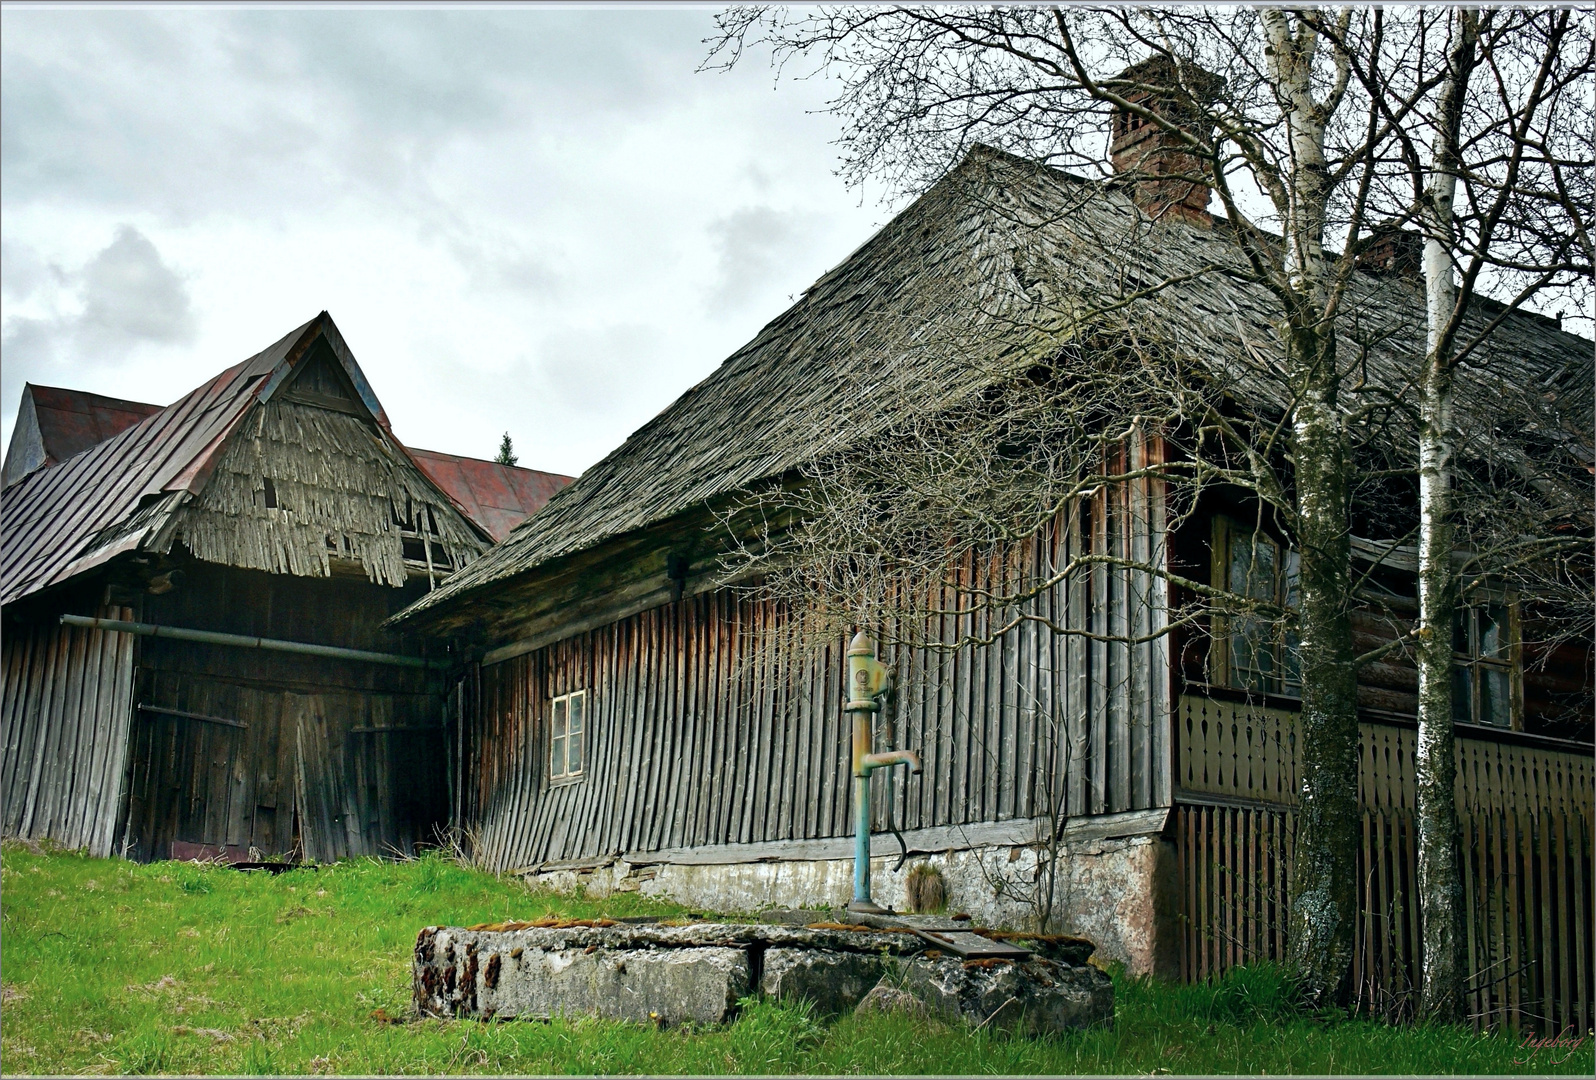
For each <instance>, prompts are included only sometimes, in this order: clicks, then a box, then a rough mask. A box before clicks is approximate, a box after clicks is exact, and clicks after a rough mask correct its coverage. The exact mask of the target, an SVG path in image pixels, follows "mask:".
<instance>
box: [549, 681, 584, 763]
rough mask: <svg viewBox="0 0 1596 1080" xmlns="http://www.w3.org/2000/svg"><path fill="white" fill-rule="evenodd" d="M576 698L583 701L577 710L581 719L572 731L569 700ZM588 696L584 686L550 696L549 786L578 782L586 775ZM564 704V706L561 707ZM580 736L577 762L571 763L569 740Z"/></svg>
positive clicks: (578, 738)
mask: <svg viewBox="0 0 1596 1080" xmlns="http://www.w3.org/2000/svg"><path fill="white" fill-rule="evenodd" d="M573 700H574V701H579V702H581V704H582V707H581V710H580V714H581V722H580V724H579V725H578V726H577V727H576V730H575V732H574V733H573V732H572V730H571V723H570V719H571V712H572V710H571V702H572V701H573ZM589 704H590V702H589V696H588V692H587V690H586V689H582V690H572V691H571V692H570V693H568V694H556V695H555V696H554V697H551V698H550V699H549V751H548V758H547V760H548V763H549V786H550V787H563V786H564V785H566V784H576V783H580V782H581V781H582V780H583V778H585V777H586V776H587V732H588V727H589V726H590V722H591V717H592V709H591V708H589ZM562 706H563V708H562ZM573 738H575V739H577V740H579V747H578V750H577V755H578V756H577V766H576V768H575V769H572V768H571V767H570V764H571V754H570V740H571V739H573Z"/></svg>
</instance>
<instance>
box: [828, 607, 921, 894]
mask: <svg viewBox="0 0 1596 1080" xmlns="http://www.w3.org/2000/svg"><path fill="white" fill-rule="evenodd" d="M890 675H891V671H890V670H889V669H888V667H887V665H885V664H883V663H882V662H881V661H880V660H877V659H876V643H875V642H874V641H872V640H871V638H870V635H869V634H868V633H866V632H865V631H863V630H860V631H859V632H858V633H857V634H855V635H854V636H853V640H852V641H851V642H849V643H848V692H849V698H848V703H847V704H846V705H844V706H843V711H844V712H849V713H852V714H853V815H854V817H853V900H852V902H851V903H849V904H848V910H849V911H862V912H875V913H884V912H886V910H887V909H886V908H883V907H880V906H878V905H877V904H876V903H875V902H874V901H873V900H871V899H870V774H871V773H872V772H874V771H875V770H877V769H884V768H890V767H892V766H893V765H907V766H909V771H910V772H911V773H918V772H919V771H920V755H919V754H916V753H915V752H914V751H913V750H886V751H883V752H882V753H879V754H877V753H873V752H872V751H871V747H872V746H873V745H874V744H875V734H876V733H875V717H876V713H878V712H880V711H881V702H882V699H883V698H885V697H886V695H887V691H888V682H889V677H890Z"/></svg>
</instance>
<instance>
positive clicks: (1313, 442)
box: [1260, 9, 1358, 1004]
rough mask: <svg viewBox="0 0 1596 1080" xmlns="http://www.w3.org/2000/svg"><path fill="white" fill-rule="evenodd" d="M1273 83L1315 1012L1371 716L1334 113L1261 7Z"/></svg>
mask: <svg viewBox="0 0 1596 1080" xmlns="http://www.w3.org/2000/svg"><path fill="white" fill-rule="evenodd" d="M1260 18H1261V20H1262V22H1263V25H1264V30H1265V33H1266V34H1267V36H1268V39H1269V45H1270V77H1271V81H1272V82H1273V83H1274V85H1275V87H1276V89H1277V93H1278V94H1279V97H1280V99H1281V103H1282V107H1283V108H1285V109H1286V111H1287V123H1288V127H1289V131H1290V139H1291V168H1290V171H1289V174H1287V175H1285V176H1284V177H1282V179H1283V180H1284V181H1285V184H1286V189H1287V206H1288V210H1287V220H1286V221H1285V241H1286V265H1285V271H1286V275H1287V279H1288V281H1289V282H1290V284H1291V289H1292V292H1293V294H1294V296H1293V300H1292V310H1291V311H1290V312H1289V328H1288V337H1287V341H1286V364H1287V371H1288V375H1289V378H1290V379H1291V383H1292V387H1293V389H1294V390H1296V392H1297V399H1298V404H1297V407H1296V410H1295V415H1294V417H1293V423H1292V427H1293V446H1292V449H1293V456H1294V464H1295V477H1294V479H1295V482H1296V488H1297V496H1296V525H1297V540H1298V543H1299V546H1300V555H1301V560H1302V562H1301V592H1300V606H1299V616H1298V621H1299V636H1300V640H1301V657H1302V712H1301V714H1300V719H1299V727H1298V730H1299V732H1300V737H1301V739H1302V772H1301V784H1302V786H1301V789H1300V791H1299V792H1298V796H1299V804H1298V813H1297V839H1296V858H1295V872H1294V873H1293V876H1292V882H1291V897H1290V900H1291V930H1290V951H1291V957H1292V961H1293V963H1294V965H1295V967H1296V968H1297V971H1298V973H1299V974H1300V975H1301V977H1302V980H1303V987H1304V990H1305V992H1306V994H1307V996H1308V998H1309V1000H1310V1001H1311V1002H1312V1003H1314V1004H1329V1003H1331V1002H1332V1001H1334V1000H1336V998H1337V997H1338V996H1339V995H1340V994H1341V992H1342V991H1343V989H1344V987H1345V984H1346V980H1347V976H1348V974H1349V972H1350V967H1351V960H1352V944H1353V929H1354V925H1355V922H1356V918H1357V891H1356V883H1357V857H1358V709H1357V672H1356V670H1355V668H1354V666H1353V652H1352V625H1351V620H1350V618H1349V614H1348V605H1347V601H1348V597H1349V595H1350V587H1351V568H1352V563H1351V545H1350V539H1349V536H1348V530H1347V526H1348V503H1349V491H1350V487H1349V484H1348V476H1347V473H1348V465H1347V437H1346V427H1345V420H1344V418H1343V415H1342V412H1341V409H1340V406H1339V403H1338V400H1337V398H1338V394H1339V378H1338V372H1337V368H1336V354H1335V347H1336V342H1335V333H1334V330H1333V328H1332V327H1331V326H1330V325H1328V324H1327V322H1326V320H1325V313H1326V310H1327V308H1328V297H1329V292H1330V290H1329V284H1328V280H1327V279H1328V269H1327V267H1326V265H1325V256H1324V230H1325V219H1326V204H1327V200H1328V196H1329V192H1328V180H1327V174H1326V167H1325V156H1324V140H1325V128H1326V124H1327V121H1328V111H1329V108H1331V107H1333V105H1327V104H1325V103H1321V102H1317V101H1315V100H1314V98H1313V92H1312V82H1311V76H1312V68H1313V63H1314V59H1315V55H1316V53H1317V52H1318V50H1319V47H1320V40H1319V37H1318V35H1317V34H1315V33H1314V32H1313V31H1312V30H1311V29H1309V28H1307V27H1306V26H1304V24H1303V23H1302V21H1301V20H1300V18H1299V19H1298V21H1297V32H1296V33H1295V34H1293V33H1292V29H1291V21H1292V20H1291V18H1290V17H1289V16H1287V14H1286V13H1285V12H1284V11H1281V10H1279V9H1265V10H1264V11H1262V12H1260Z"/></svg>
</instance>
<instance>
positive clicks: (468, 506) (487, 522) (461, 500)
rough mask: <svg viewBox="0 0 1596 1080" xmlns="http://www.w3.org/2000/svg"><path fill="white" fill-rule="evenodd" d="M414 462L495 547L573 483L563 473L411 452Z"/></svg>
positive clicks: (436, 453)
mask: <svg viewBox="0 0 1596 1080" xmlns="http://www.w3.org/2000/svg"><path fill="white" fill-rule="evenodd" d="M408 449H409V450H410V457H411V458H412V459H413V460H414V461H415V463H416V464H417V465H419V466H421V470H422V471H423V472H425V473H426V474H427V475H428V476H429V477H431V478H432V482H433V483H435V484H437V485H438V486H439V487H440V488H442V489H443V490H444V492H445V493H446V494H448V496H449V497H450V498H451V499H453V500H454V502H455V505H456V506H458V507H460V509H461V510H462V511H464V512H465V514H466V516H467V517H469V518H470V519H471V520H472V521H474V522H476V523H477V524H478V525H480V526H481V527H482V528H483V529H485V530H486V531H487V533H488V535H489V536H491V537H492V538H493V542H494V543H498V542H499V541H500V540H503V539H504V538H505V537H506V536H509V535H510V530H512V529H514V528H515V527H516V526H517V525H519V524H521V522H523V521H525V520H526V519H527V517H528V516H530V515H531V514H533V513H536V512H537V511H538V510H541V509H543V505H544V504H545V503H547V502H548V501H549V499H550V498H552V497H553V496H554V493H555V492H556V491H559V490H560V489H561V488H562V487H564V486H565V485H567V484H569V483H570V482H571V477H569V476H561V475H560V474H559V473H550V472H539V471H538V470H537V469H523V468H521V467H520V466H518V465H501V464H499V463H498V462H497V461H483V460H482V459H481V458H471V457H461V456H459V455H458V454H445V453H441V452H439V451H437V450H417V449H416V448H415V447H413V446H412V447H409V448H408Z"/></svg>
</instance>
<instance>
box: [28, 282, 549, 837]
mask: <svg viewBox="0 0 1596 1080" xmlns="http://www.w3.org/2000/svg"><path fill="white" fill-rule="evenodd" d="M5 468H6V480H7V484H6V487H5V490H4V493H3V495H0V507H3V515H4V565H3V574H4V578H3V581H4V591H3V594H0V601H3V605H4V606H3V609H0V610H3V612H4V619H3V675H4V690H3V693H4V697H3V709H0V737H3V739H4V759H3V773H0V796H3V804H0V812H3V819H0V824H3V830H4V833H5V835H7V836H21V837H41V838H42V837H48V838H51V839H53V840H55V841H57V842H59V843H62V844H65V845H68V846H73V847H78V846H81V847H86V848H87V849H88V850H89V851H91V852H92V853H95V854H100V855H105V854H110V853H125V854H128V855H131V856H133V857H135V858H143V859H148V858H160V857H166V856H177V857H193V856H204V857H215V856H222V857H226V858H229V859H231V860H233V861H248V860H250V859H259V858H263V857H267V856H282V855H293V854H297V855H301V856H304V857H307V858H312V859H327V858H336V857H339V856H343V855H353V854H370V855H379V854H387V853H393V852H409V851H412V850H413V849H414V847H415V845H416V843H417V842H420V841H426V840H430V839H432V837H433V835H434V832H435V829H436V827H437V825H438V824H439V823H441V822H442V821H443V820H444V819H445V818H446V816H447V807H448V793H447V782H448V778H447V777H446V775H445V774H444V772H443V770H442V769H441V767H440V766H439V762H440V761H441V751H442V741H441V740H442V734H441V728H440V724H441V720H442V704H443V701H444V698H443V696H442V695H443V691H444V690H445V683H444V669H445V668H446V667H447V666H448V664H449V663H450V662H451V660H450V657H448V656H447V655H446V654H445V653H443V652H441V651H440V650H438V649H437V648H436V647H432V648H430V650H429V647H428V646H427V645H426V644H425V643H423V642H421V641H419V640H416V639H413V638H408V637H406V636H405V635H402V634H396V633H393V632H391V631H389V630H387V629H385V628H384V627H383V625H382V624H383V621H384V620H385V619H387V618H388V617H389V616H391V615H392V614H393V613H395V612H396V611H398V610H400V609H401V608H402V607H403V606H404V605H405V604H407V603H409V602H411V601H413V600H415V599H416V598H417V597H418V596H420V595H421V594H423V593H425V592H426V591H427V590H428V589H430V588H432V587H434V586H435V585H437V584H438V583H439V582H442V581H444V580H446V579H447V578H448V577H449V575H450V574H451V573H454V572H455V571H456V570H458V568H459V567H461V566H463V565H464V564H466V563H467V562H469V561H470V560H471V559H473V558H475V557H476V556H477V555H478V554H479V553H480V552H481V551H482V550H483V549H484V548H485V547H486V546H487V545H488V543H489V542H490V541H491V539H492V538H493V537H494V536H495V535H502V533H503V532H504V531H506V529H507V527H508V525H509V524H513V523H514V521H517V520H519V519H520V518H521V517H524V516H525V514H526V513H529V512H531V511H532V510H535V509H537V507H538V505H541V502H542V501H546V500H547V497H548V494H549V493H550V492H551V491H552V490H555V489H557V488H558V487H559V486H560V485H561V484H562V483H564V482H565V481H566V478H564V477H559V476H554V475H552V474H545V473H537V472H534V471H532V470H525V469H508V468H507V467H505V466H500V465H496V464H494V463H492V462H486V461H472V460H470V459H460V458H455V457H453V456H451V455H444V454H436V453H430V452H421V454H419V455H413V454H411V453H410V452H409V451H407V449H406V448H405V447H403V446H402V445H401V444H400V443H399V442H398V440H397V439H395V438H394V436H393V433H392V431H391V430H390V427H389V423H388V418H387V416H386V414H385V413H384V412H383V409H382V405H381V404H380V403H379V402H378V400H377V398H376V396H375V394H374V393H373V392H372V390H371V386H370V384H369V383H368V381H367V380H366V377H365V375H364V374H363V373H362V371H361V369H360V367H359V365H358V364H357V363H356V362H355V358H354V356H353V355H352V354H351V353H350V351H349V349H348V347H347V346H346V345H345V343H344V340H343V338H342V336H341V335H340V334H339V332H338V328H337V326H336V325H334V323H333V321H332V319H331V318H330V317H329V316H328V315H327V314H326V313H322V314H321V315H318V316H317V317H316V318H315V319H312V320H311V321H310V322H308V323H306V324H305V325H304V326H301V327H299V328H298V329H296V330H294V331H293V332H291V333H290V334H288V335H287V336H286V337H284V338H283V339H282V340H280V341H278V342H276V343H275V344H273V345H272V346H270V347H269V348H267V349H266V350H264V351H263V352H261V353H258V354H257V355H255V356H253V357H251V358H250V359H248V360H245V361H244V362H243V363H241V364H237V365H235V366H233V367H230V368H228V369H227V370H226V371H223V372H222V373H221V374H219V375H217V376H216V377H215V378H213V379H211V380H209V381H208V382H206V383H205V384H204V385H203V386H201V387H199V388H198V389H196V390H194V391H193V392H192V393H190V394H188V395H187V396H185V397H183V398H182V399H181V400H179V401H177V402H175V403H173V404H172V405H169V406H166V407H164V408H161V407H157V406H152V405H144V404H141V403H137V402H123V401H117V400H115V399H109V398H101V397H99V396H97V395H89V394H82V393H79V392H75V391H63V390H54V389H49V388H44V387H29V388H27V390H25V392H24V398H23V409H22V413H21V415H20V416H19V419H18V424H17V428H16V434H15V437H14V438H13V441H12V446H11V448H10V452H9V453H8V456H7V460H6V466H5ZM518 511H519V512H518ZM64 620H65V621H64Z"/></svg>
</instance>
